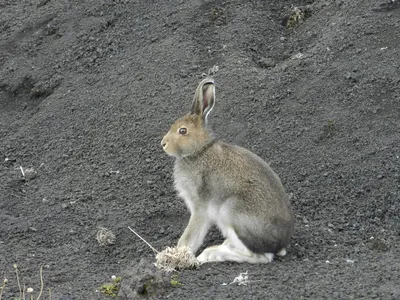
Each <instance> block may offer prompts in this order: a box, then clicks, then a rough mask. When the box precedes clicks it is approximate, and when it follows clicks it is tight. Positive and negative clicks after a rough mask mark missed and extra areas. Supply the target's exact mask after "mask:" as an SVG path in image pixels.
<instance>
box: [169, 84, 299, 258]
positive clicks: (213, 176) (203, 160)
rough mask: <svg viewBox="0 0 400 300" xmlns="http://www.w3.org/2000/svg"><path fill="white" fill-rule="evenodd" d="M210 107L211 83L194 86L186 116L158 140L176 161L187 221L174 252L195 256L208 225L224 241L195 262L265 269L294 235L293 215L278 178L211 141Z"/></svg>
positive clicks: (243, 153) (238, 151)
mask: <svg viewBox="0 0 400 300" xmlns="http://www.w3.org/2000/svg"><path fill="white" fill-rule="evenodd" d="M214 104H215V87H214V81H213V80H212V79H210V78H207V79H205V80H203V81H202V82H200V84H199V86H198V88H197V90H196V93H195V98H194V100H193V104H192V109H191V112H190V113H189V114H188V115H186V116H184V117H182V118H180V119H178V120H177V121H176V122H175V123H174V124H173V125H172V126H171V129H170V130H169V132H168V133H167V134H166V135H165V136H164V138H163V140H162V142H161V143H162V145H163V148H164V150H165V151H166V152H167V153H168V154H169V155H172V156H174V157H176V161H175V167H174V181H175V188H176V189H177V191H178V192H179V195H180V196H181V197H182V198H183V199H184V200H185V203H186V205H187V206H188V208H189V210H190V212H191V217H190V220H189V224H188V225H187V227H186V229H185V231H184V233H183V235H182V236H181V238H180V239H179V242H178V246H188V247H190V248H191V250H192V251H193V252H196V251H197V250H198V248H199V247H200V246H201V244H202V242H203V239H204V236H205V235H206V233H207V231H208V229H209V228H210V226H211V225H213V224H216V225H217V226H218V228H219V229H220V230H221V232H222V234H223V236H224V237H225V242H224V243H223V244H222V245H219V246H213V247H209V248H207V249H205V250H204V251H203V252H202V253H201V254H200V255H199V256H198V259H199V260H200V261H202V262H207V261H224V260H231V261H238V262H250V263H266V262H270V261H272V258H273V255H274V254H278V255H285V253H286V250H285V248H286V247H287V246H288V244H289V241H290V238H291V237H292V235H293V231H294V217H293V212H292V209H291V206H290V203H289V201H288V198H287V195H286V193H285V190H284V188H283V186H282V183H281V181H280V179H279V177H278V176H277V175H276V174H275V172H274V171H273V170H272V169H271V168H270V167H269V165H268V164H267V163H266V162H265V161H263V160H262V159H261V158H260V157H258V156H257V155H255V154H253V153H252V152H250V151H248V150H246V149H244V148H241V147H238V146H234V145H229V144H226V143H224V142H222V141H218V140H216V139H215V137H214V135H213V134H212V132H211V131H210V130H209V128H208V127H207V117H208V114H209V113H210V111H211V110H212V109H213V107H214Z"/></svg>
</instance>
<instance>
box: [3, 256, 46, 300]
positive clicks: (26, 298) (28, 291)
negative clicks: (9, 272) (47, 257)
mask: <svg viewBox="0 0 400 300" xmlns="http://www.w3.org/2000/svg"><path fill="white" fill-rule="evenodd" d="M13 268H14V271H15V278H16V280H17V285H18V290H19V297H17V298H14V300H40V298H41V297H42V294H43V287H44V283H43V266H40V271H39V277H40V289H39V293H38V294H37V296H35V295H34V289H33V288H32V287H28V288H27V287H25V284H24V285H22V286H21V281H20V272H19V269H18V265H17V264H14V265H13ZM7 284H8V279H7V278H6V277H4V279H3V283H2V286H1V289H0V300H2V297H3V296H4V295H5V293H6V292H5V289H6V285H7ZM48 299H49V300H51V290H50V289H49V298H48Z"/></svg>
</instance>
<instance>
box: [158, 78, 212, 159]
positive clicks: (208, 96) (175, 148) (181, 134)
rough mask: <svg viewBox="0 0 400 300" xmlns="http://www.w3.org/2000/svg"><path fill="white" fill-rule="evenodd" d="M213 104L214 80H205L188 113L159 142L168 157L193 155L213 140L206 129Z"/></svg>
mask: <svg viewBox="0 0 400 300" xmlns="http://www.w3.org/2000/svg"><path fill="white" fill-rule="evenodd" d="M214 103H215V87H214V80H213V79H211V78H206V79H204V80H203V81H201V82H200V84H199V86H198V87H197V89H196V93H195V95H194V99H193V104H192V109H191V111H190V113H189V114H187V115H185V116H183V117H182V118H180V119H178V120H177V121H175V123H174V124H172V126H171V128H170V130H169V131H168V133H167V134H166V135H165V136H164V138H163V139H162V141H161V145H162V147H163V149H164V151H165V152H166V153H167V154H168V155H171V156H175V157H178V158H181V157H187V156H191V155H195V154H197V153H199V152H200V151H202V150H203V149H204V148H205V147H207V145H209V144H210V143H211V142H212V141H213V140H214V137H213V135H212V133H211V131H210V130H209V129H208V128H207V117H208V114H209V113H210V112H211V110H212V109H213V108H214Z"/></svg>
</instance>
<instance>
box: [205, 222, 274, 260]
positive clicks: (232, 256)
mask: <svg viewBox="0 0 400 300" xmlns="http://www.w3.org/2000/svg"><path fill="white" fill-rule="evenodd" d="M197 259H198V260H199V261H200V262H201V263H204V262H217V261H219V262H221V261H235V262H248V263H252V264H259V263H269V262H272V260H273V259H274V254H272V253H264V254H257V253H254V252H252V251H250V250H249V249H247V247H246V246H245V245H244V244H243V243H242V241H240V239H239V238H238V237H237V235H236V233H235V232H234V230H228V232H227V239H226V240H225V241H224V243H223V244H222V245H219V246H212V247H209V248H207V249H205V250H204V251H203V252H202V253H201V254H200V255H199V256H198V257H197Z"/></svg>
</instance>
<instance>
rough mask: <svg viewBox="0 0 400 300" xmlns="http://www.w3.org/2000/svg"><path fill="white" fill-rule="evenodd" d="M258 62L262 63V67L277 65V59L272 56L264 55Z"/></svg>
mask: <svg viewBox="0 0 400 300" xmlns="http://www.w3.org/2000/svg"><path fill="white" fill-rule="evenodd" d="M258 64H259V65H260V67H261V68H265V69H268V68H273V67H275V66H276V63H275V61H274V60H273V59H272V58H269V57H263V58H261V59H260V60H259V61H258Z"/></svg>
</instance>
